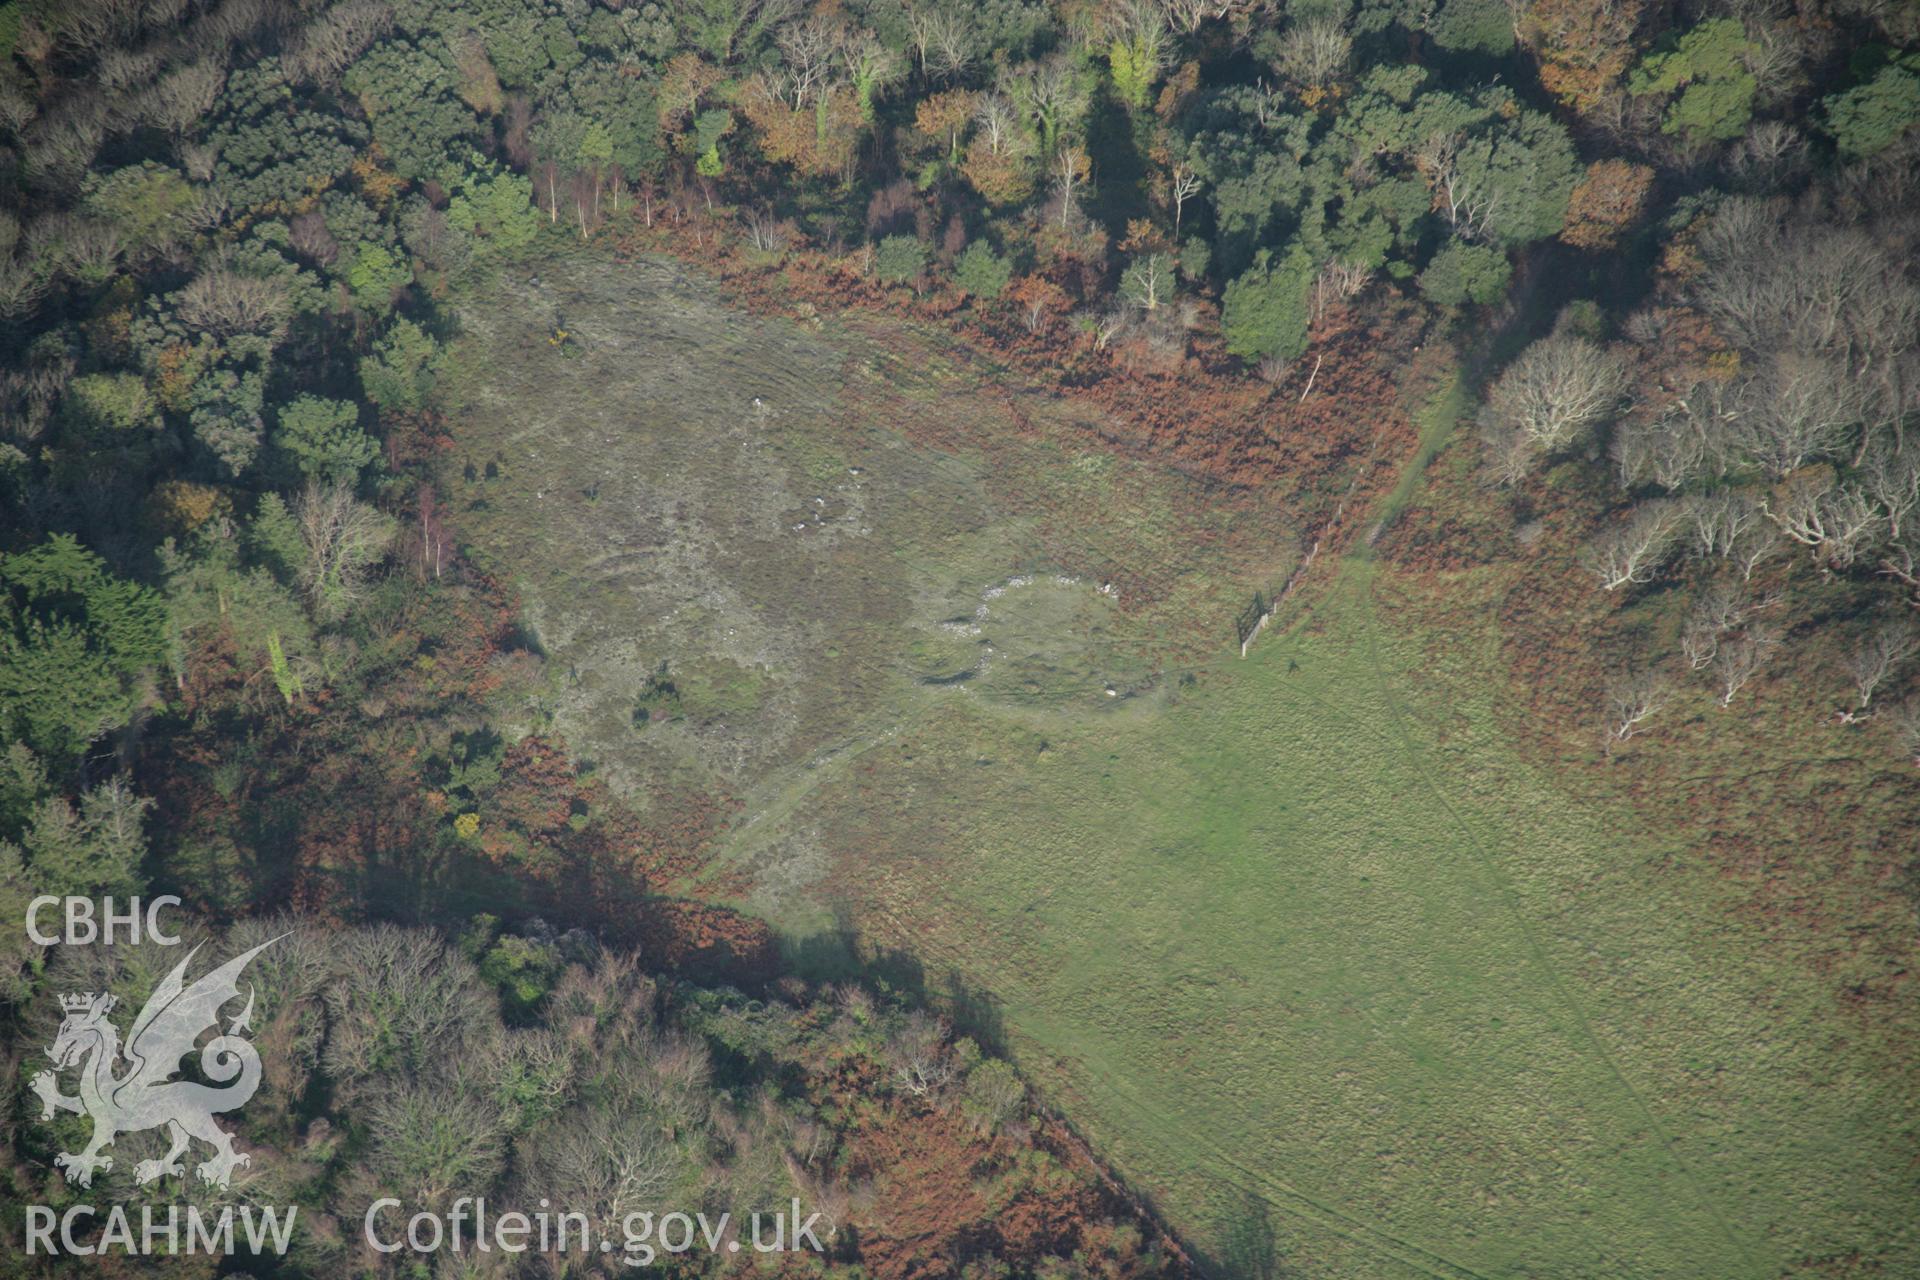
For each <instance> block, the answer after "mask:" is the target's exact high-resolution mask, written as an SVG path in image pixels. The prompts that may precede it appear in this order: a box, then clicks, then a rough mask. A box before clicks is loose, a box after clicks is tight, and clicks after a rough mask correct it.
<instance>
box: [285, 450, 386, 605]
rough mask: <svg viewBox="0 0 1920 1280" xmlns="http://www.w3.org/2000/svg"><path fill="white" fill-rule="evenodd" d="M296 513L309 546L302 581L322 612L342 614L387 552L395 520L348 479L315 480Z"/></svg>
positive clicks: (302, 498) (302, 533)
mask: <svg viewBox="0 0 1920 1280" xmlns="http://www.w3.org/2000/svg"><path fill="white" fill-rule="evenodd" d="M293 514H294V518H295V520H296V521H297V522H298V525H299V528H300V538H301V541H302V542H303V543H305V545H306V549H307V561H306V564H305V565H303V566H302V569H301V575H300V577H301V587H302V588H303V589H304V590H305V592H306V595H307V599H308V602H309V604H310V605H311V606H312V608H313V610H314V613H315V614H316V615H317V616H319V617H320V618H322V619H326V620H332V619H334V618H338V617H340V616H341V615H342V614H344V613H346V611H347V610H348V609H349V608H350V607H351V606H352V604H353V602H354V601H356V600H358V599H359V598H360V596H361V594H362V592H363V591H364V590H365V587H366V580H367V576H368V574H369V573H370V572H371V571H372V569H373V567H374V566H375V565H377V564H379V563H380V560H381V559H382V558H383V557H384V556H385V555H386V554H387V548H388V547H390V546H391V545H392V543H393V537H394V523H393V521H392V520H391V519H390V518H389V517H387V516H386V515H384V514H382V513H381V512H379V511H377V510H375V509H374V508H372V507H370V506H368V505H367V504H366V503H364V502H361V501H359V500H358V499H356V498H355V497H354V496H353V489H352V487H351V486H349V485H344V484H331V485H321V484H318V483H315V484H311V485H309V486H308V487H307V490H306V492H305V493H303V494H301V495H300V497H299V498H298V499H297V500H296V501H295V502H294V508H293Z"/></svg>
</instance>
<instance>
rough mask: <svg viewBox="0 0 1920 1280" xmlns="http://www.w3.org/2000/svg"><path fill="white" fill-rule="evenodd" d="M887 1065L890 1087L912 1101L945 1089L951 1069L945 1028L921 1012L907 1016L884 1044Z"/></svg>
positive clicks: (939, 1022) (938, 1021) (935, 1019)
mask: <svg viewBox="0 0 1920 1280" xmlns="http://www.w3.org/2000/svg"><path fill="white" fill-rule="evenodd" d="M887 1061H888V1062H890V1063H892V1064H893V1082H894V1084H895V1085H896V1086H898V1087H899V1088H901V1089H904V1090H906V1091H907V1092H908V1093H911V1094H913V1095H914V1096H916V1097H924V1096H926V1095H927V1094H932V1093H938V1092H939V1091H941V1090H942V1089H944V1088H946V1086H947V1085H948V1084H949V1083H950V1082H951V1081H952V1080H953V1076H954V1065H953V1057H952V1055H951V1054H950V1053H949V1052H948V1048H947V1028H946V1026H945V1024H944V1023H942V1022H941V1020H940V1019H938V1018H936V1017H934V1016H932V1015H931V1014H928V1013H925V1012H923V1011H921V1010H917V1009H916V1010H915V1011H914V1012H912V1013H910V1014H908V1015H907V1017H906V1019H905V1021H903V1022H902V1023H901V1025H900V1028H899V1029H898V1030H897V1031H895V1032H894V1033H893V1035H892V1036H891V1037H890V1038H889V1039H888V1040H887Z"/></svg>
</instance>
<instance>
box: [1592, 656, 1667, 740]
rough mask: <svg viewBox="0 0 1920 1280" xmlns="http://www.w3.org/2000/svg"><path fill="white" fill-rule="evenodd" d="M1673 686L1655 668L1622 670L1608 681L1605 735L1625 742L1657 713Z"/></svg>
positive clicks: (1662, 706) (1665, 702) (1664, 703)
mask: <svg viewBox="0 0 1920 1280" xmlns="http://www.w3.org/2000/svg"><path fill="white" fill-rule="evenodd" d="M1672 693H1673V684H1672V682H1671V681H1670V680H1668V679H1667V677H1666V675H1665V673H1663V672H1661V671H1659V670H1656V669H1651V668H1648V669H1643V670H1638V671H1621V672H1619V673H1617V674H1615V675H1614V677H1613V678H1612V679H1611V680H1609V681H1607V735H1608V737H1609V739H1610V740H1611V741H1614V742H1625V741H1627V740H1628V739H1630V738H1632V737H1633V735H1634V734H1636V733H1638V732H1639V731H1640V726H1641V725H1643V724H1645V723H1646V722H1647V720H1648V719H1650V718H1651V717H1653V716H1654V715H1656V714H1658V713H1659V712H1660V711H1661V710H1662V709H1663V708H1664V707H1665V706H1666V705H1667V700H1668V698H1670V697H1671V696H1672Z"/></svg>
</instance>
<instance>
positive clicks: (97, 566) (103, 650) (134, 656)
mask: <svg viewBox="0 0 1920 1280" xmlns="http://www.w3.org/2000/svg"><path fill="white" fill-rule="evenodd" d="M166 618H167V613H166V605H165V603H164V602H163V601H162V599H161V598H160V596H159V595H157V594H156V593H154V592H153V591H150V590H148V589H147V588H146V587H143V586H140V585H139V584H138V583H133V582H128V581H125V580H124V579H121V578H116V577H115V576H113V574H111V573H109V572H108V571H107V567H106V564H105V562H104V561H102V560H101V559H100V557H99V556H97V555H95V554H94V553H93V552H91V551H89V550H87V549H86V548H85V547H82V546H81V545H80V544H79V542H78V541H76V540H75V539H74V538H73V537H72V536H71V535H69V534H57V535H55V536H53V537H51V538H48V539H47V540H46V541H44V542H42V543H40V544H39V545H38V546H36V547H33V548H30V549H29V550H26V551H22V552H20V553H18V554H16V555H7V556H0V727H4V729H5V732H6V733H7V735H8V736H10V737H13V738H16V739H18V740H20V741H22V742H25V743H26V744H27V745H28V746H30V747H31V748H33V750H34V751H36V752H38V753H39V754H40V755H41V756H43V757H45V758H46V759H47V760H49V761H52V762H55V763H56V764H57V765H59V766H65V765H66V764H67V763H69V762H70V761H71V760H72V759H73V758H74V757H75V756H77V755H78V754H79V753H80V752H81V751H83V750H85V749H86V747H87V745H88V744H89V743H91V742H92V741H93V740H94V739H96V738H98V737H99V736H100V735H102V734H104V733H107V732H109V731H110V730H112V729H115V728H117V727H119V726H120V725H122V724H125V723H126V721H127V718H128V716H130V715H131V714H132V711H133V707H134V703H135V701H136V692H137V685H138V680H139V677H140V676H141V674H142V673H144V672H145V671H147V670H148V669H149V668H151V667H152V666H154V665H155V664H156V663H158V662H159V661H160V659H161V658H162V657H163V656H164V654H165V652H166Z"/></svg>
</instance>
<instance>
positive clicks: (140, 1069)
mask: <svg viewBox="0 0 1920 1280" xmlns="http://www.w3.org/2000/svg"><path fill="white" fill-rule="evenodd" d="M278 941H279V939H278V938H273V939H270V940H268V941H266V942H263V943H261V944H260V945H259V946H257V947H255V948H253V950H251V951H247V952H244V953H242V954H240V955H237V956H235V957H234V958H233V959H231V960H229V961H227V962H226V963H225V964H223V965H221V966H220V967H219V968H218V969H215V970H213V971H212V972H211V973H208V974H206V975H204V976H202V977H201V978H200V979H199V980H198V981H196V982H194V984H193V985H192V986H188V985H187V984H186V980H185V979H186V972H187V966H188V965H189V964H190V963H192V961H193V957H194V955H195V954H196V953H197V952H198V951H199V950H200V948H198V947H195V948H194V949H193V950H192V951H189V952H188V953H187V956H186V959H184V960H182V961H181V962H180V963H179V964H178V965H177V966H175V967H174V970H173V972H172V973H169V974H168V975H167V976H166V978H165V979H164V980H162V982H161V983H160V985H159V986H158V987H156V988H155V989H154V992H153V995H152V996H150V997H149V998H148V1000H147V1003H146V1007H145V1008H143V1009H141V1010H140V1016H139V1017H137V1018H135V1019H134V1020H133V1028H132V1030H131V1031H129V1032H128V1033H127V1040H126V1044H125V1045H124V1046H123V1045H122V1044H121V1043H120V1030H119V1028H118V1027H116V1026H114V1025H113V1023H112V1022H110V1021H108V1020H107V1015H108V1014H109V1013H111V1012H112V1011H113V1006H114V1004H115V1000H114V997H112V996H110V995H94V994H92V993H91V992H88V993H85V994H73V995H63V996H61V997H60V1008H61V1011H62V1013H64V1014H65V1017H64V1018H63V1019H62V1021H61V1023H60V1034H59V1035H57V1036H55V1037H54V1041H53V1046H52V1047H51V1048H50V1049H48V1050H47V1056H48V1057H49V1058H51V1059H53V1064H54V1068H55V1070H53V1071H42V1072H40V1073H39V1074H38V1075H36V1076H35V1077H34V1078H33V1080H32V1082H31V1084H32V1088H33V1091H34V1092H35V1093H37V1094H39V1095H40V1101H41V1104H42V1110H41V1112H40V1118H41V1119H42V1120H51V1119H53V1114H54V1112H55V1111H56V1110H59V1111H71V1112H73V1113H74V1114H75V1115H87V1116H91V1117H92V1118H93V1140H92V1141H91V1142H89V1143H88V1144H87V1149H86V1150H85V1151H82V1152H79V1153H78V1154H75V1153H72V1152H62V1153H61V1154H59V1155H57V1156H55V1157H54V1161H53V1162H54V1164H56V1165H58V1166H59V1167H60V1168H62V1169H65V1170H66V1173H67V1181H69V1182H73V1183H77V1184H78V1185H80V1186H83V1187H85V1186H90V1185H92V1183H93V1174H94V1170H96V1169H98V1170H101V1171H103V1172H105V1171H110V1170H111V1169H112V1168H113V1159H112V1157H110V1156H105V1155H102V1154H100V1153H101V1152H102V1151H104V1150H105V1149H106V1148H107V1147H109V1146H111V1145H112V1143H113V1140H114V1139H115V1138H117V1137H119V1136H120V1135H121V1134H123V1133H139V1132H141V1131H142V1130H145V1129H156V1128H159V1127H160V1126H161V1125H165V1126H166V1127H167V1136H168V1138H169V1140H170V1142H171V1145H170V1146H169V1147H168V1149H167V1153H166V1155H165V1156H163V1157H161V1158H160V1159H158V1160H142V1161H141V1162H140V1163H139V1164H137V1165H135V1166H134V1179H135V1181H137V1182H140V1183H142V1184H144V1183H148V1182H152V1181H154V1180H155V1179H158V1178H161V1177H165V1176H173V1177H180V1176H182V1175H183V1174H184V1173H185V1169H184V1168H183V1167H182V1165H181V1163H180V1157H181V1156H183V1155H185V1154H186V1153H187V1149H188V1148H189V1147H190V1146H191V1145H192V1140H193V1139H195V1138H198V1139H199V1140H200V1141H202V1142H204V1143H207V1144H208V1145H209V1146H211V1147H212V1148H213V1157H212V1158H211V1159H209V1160H207V1161H206V1162H205V1163H203V1164H201V1165H199V1166H198V1167H197V1172H198V1173H199V1175H200V1179H201V1181H203V1182H207V1183H210V1184H211V1185H213V1186H216V1187H225V1186H226V1185H227V1183H228V1180H229V1179H231V1178H232V1177H233V1171H234V1169H235V1167H236V1166H239V1165H244V1164H248V1163H250V1161H249V1159H248V1157H247V1155H246V1153H244V1152H238V1151H235V1150H234V1149H233V1135H232V1134H230V1133H228V1132H227V1131H226V1130H225V1129H222V1128H221V1127H220V1126H219V1125H217V1124H215V1123H214V1122H213V1117H214V1116H215V1115H218V1114H220V1113H222V1112H227V1111H236V1110H238V1109H239V1108H240V1107H242V1106H245V1105H246V1102H247V1099H249V1098H251V1097H253V1093H254V1090H256V1089H258V1088H259V1087H260V1055H259V1054H258V1053H256V1052H254V1048H253V1045H252V1044H250V1043H249V1042H248V1041H246V1040H245V1039H243V1038H242V1034H241V1033H242V1032H246V1031H250V1030H252V1027H251V1025H250V1019H251V1018H252V1016H253V990H252V988H251V987H249V988H248V991H247V1003H246V1007H245V1008H243V1009H242V1010H241V1011H240V1013H239V1014H238V1016H236V1017H235V1018H234V1019H233V1020H232V1022H230V1023H229V1024H228V1026H227V1030H226V1034H225V1035H216V1036H214V1038H213V1039H211V1040H209V1041H207V1043H206V1044H205V1045H204V1046H203V1047H202V1048H201V1050H200V1071H201V1074H202V1075H204V1076H205V1077H206V1078H207V1079H209V1080H212V1081H214V1082H215V1083H216V1084H217V1085H219V1086H220V1087H218V1088H216V1087H213V1086H210V1085H204V1084H198V1083H195V1082H193V1081H190V1080H175V1079H173V1078H172V1077H173V1076H174V1074H175V1073H176V1072H178V1071H179V1069H180V1063H181V1059H183V1058H185V1057H186V1056H187V1055H188V1054H190V1053H192V1052H193V1050H194V1044H195V1042H196V1041H197V1040H199V1038H200V1036H201V1035H202V1034H203V1033H204V1032H206V1031H208V1030H209V1029H211V1030H215V1031H217V1030H218V1029H219V1022H220V1010H221V1009H222V1008H223V1007H224V1006H225V1005H226V1004H227V1002H228V1001H230V1000H235V999H238V998H239V995H240V987H239V978H240V973H241V971H242V970H243V969H245V968H246V967H247V962H248V961H250V960H252V959H253V958H254V957H255V956H257V955H259V954H260V953H261V952H262V951H264V950H266V949H267V948H268V947H270V946H272V945H273V944H274V943H275V942H278ZM122 1062H124V1063H125V1064H126V1069H125V1070H124V1071H122V1072H119V1073H118V1074H116V1070H117V1068H119V1066H120V1064H121V1063H122ZM69 1067H78V1068H79V1069H80V1093H79V1096H77V1097H68V1096H67V1095H66V1094H63V1093H61V1092H60V1084H59V1079H58V1073H59V1072H61V1071H65V1070H66V1069H67V1068H69ZM229 1082H230V1083H229Z"/></svg>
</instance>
